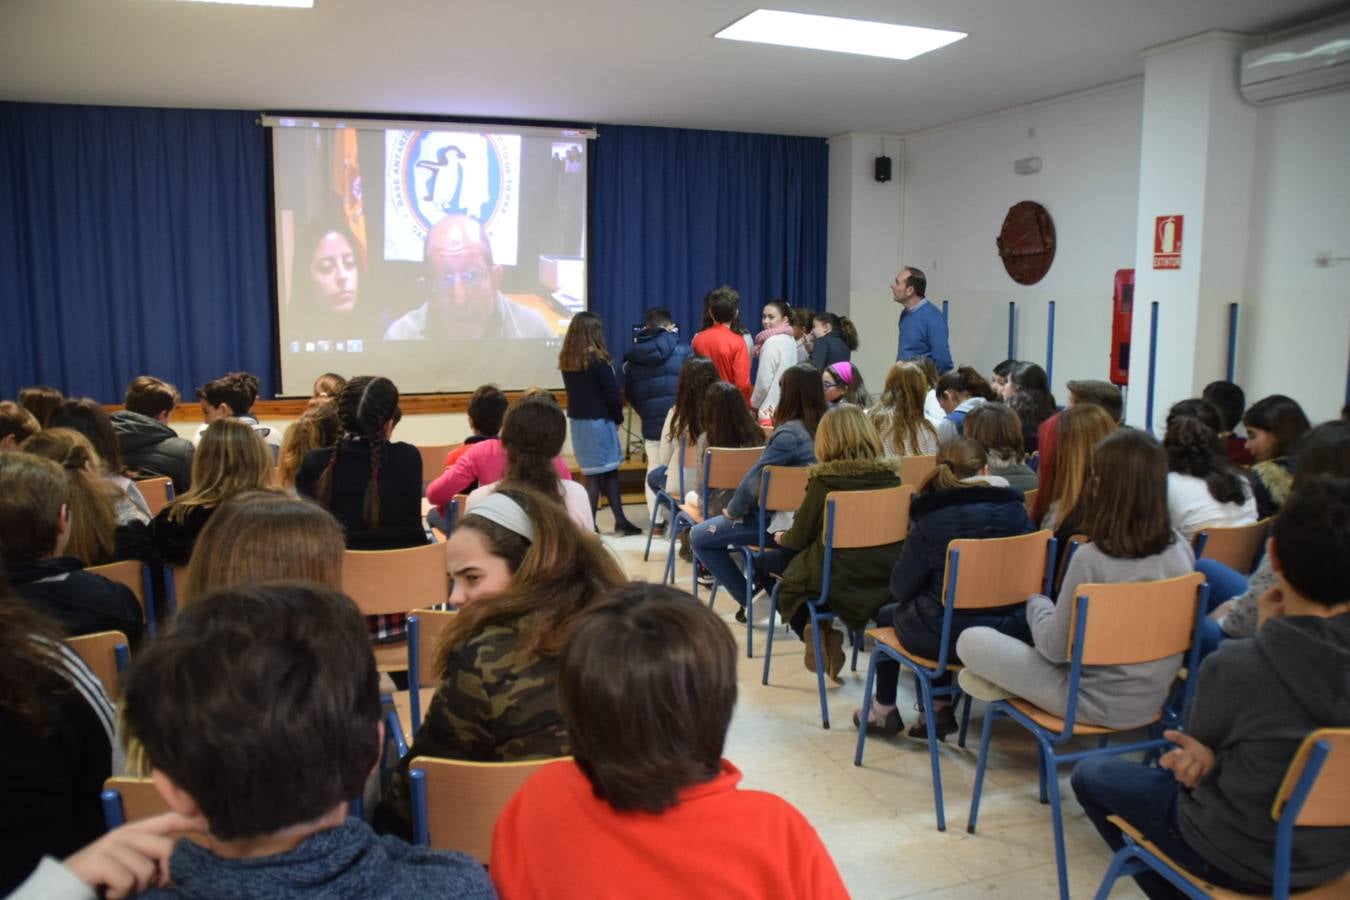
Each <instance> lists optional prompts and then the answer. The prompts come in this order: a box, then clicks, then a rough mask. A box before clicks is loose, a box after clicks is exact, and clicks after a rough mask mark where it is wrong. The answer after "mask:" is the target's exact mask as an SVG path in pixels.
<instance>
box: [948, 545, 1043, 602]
mask: <svg viewBox="0 0 1350 900" xmlns="http://www.w3.org/2000/svg"><path fill="white" fill-rule="evenodd" d="M1054 536H1055V535H1054V532H1052V531H1049V530H1042V531H1033V532H1031V533H1030V534H1019V535H1015V536H1013V537H1002V538H959V539H957V540H954V541H952V542H950V543H949V544H947V567H946V572H945V573H944V574H943V578H942V587H943V594H942V595H943V596H944V597H945V596H946V595H947V588H948V582H949V581H950V580H951V577H952V554H953V551H955V552H956V553H957V554H959V555H958V556H957V568H956V585H955V590H954V592H953V595H952V608H953V609H993V608H996V607H1001V606H1016V605H1017V604H1019V603H1026V602H1027V600H1029V599H1030V598H1031V597H1032V595H1034V594H1039V593H1041V591H1043V590H1044V589H1045V566H1046V554H1047V553H1048V552H1049V546H1050V541H1051V539H1052V538H1054Z"/></svg>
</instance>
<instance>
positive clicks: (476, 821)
mask: <svg viewBox="0 0 1350 900" xmlns="http://www.w3.org/2000/svg"><path fill="white" fill-rule="evenodd" d="M553 762H557V760H556V759H532V760H526V761H524V762H493V763H484V762H468V761H465V760H459V759H436V758H434V757H430V756H419V757H416V758H415V759H413V761H412V762H411V763H410V765H409V768H410V769H420V770H422V771H423V772H424V773H426V775H425V777H426V786H427V820H428V821H427V835H428V837H429V838H430V844H431V846H432V847H433V848H435V849H437V850H458V851H460V852H461V853H467V854H469V855H470V856H472V857H473V858H474V859H476V860H478V861H479V862H481V863H484V864H486V863H487V861H488V859H489V858H490V857H491V856H492V829H493V827H494V826H495V825H496V824H497V817H498V816H499V815H501V812H502V809H503V808H504V807H505V806H506V803H507V801H508V800H510V799H511V796H512V795H513V794H515V792H516V791H517V790H518V789H519V788H520V786H521V785H522V784H524V783H525V780H526V779H527V778H529V777H530V776H531V775H533V774H534V773H535V772H537V771H538V770H539V769H540V768H541V767H543V766H546V765H548V764H549V763H553Z"/></svg>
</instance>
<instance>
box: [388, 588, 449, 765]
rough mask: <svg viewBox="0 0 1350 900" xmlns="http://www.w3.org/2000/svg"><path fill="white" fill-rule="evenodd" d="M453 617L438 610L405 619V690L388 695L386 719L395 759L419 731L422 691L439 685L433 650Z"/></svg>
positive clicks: (414, 614)
mask: <svg viewBox="0 0 1350 900" xmlns="http://www.w3.org/2000/svg"><path fill="white" fill-rule="evenodd" d="M456 615H457V613H453V612H444V611H442V610H438V609H419V610H418V611H417V612H415V613H412V614H411V615H409V616H408V690H406V691H395V692H394V693H393V694H392V695H391V699H392V700H393V706H394V708H393V710H391V713H392V715H393V718H389V719H386V725H387V727H388V728H389V731H390V732H391V733H392V734H393V736H394V742H395V744H396V746H397V747H398V755H399V759H402V758H403V756H404V755H405V754H406V753H407V752H408V745H409V744H410V743H411V741H412V739H413V737H414V736H415V735H416V734H417V729H419V728H421V727H422V688H424V687H428V688H433V689H434V688H435V687H436V685H437V684H438V683H439V681H440V678H439V675H440V673H438V672H437V671H436V661H437V660H436V646H437V645H438V644H439V643H440V640H441V634H442V633H443V632H444V631H445V629H446V628H447V627H448V626H449V625H450V623H451V622H453V621H454V620H455V616H456Z"/></svg>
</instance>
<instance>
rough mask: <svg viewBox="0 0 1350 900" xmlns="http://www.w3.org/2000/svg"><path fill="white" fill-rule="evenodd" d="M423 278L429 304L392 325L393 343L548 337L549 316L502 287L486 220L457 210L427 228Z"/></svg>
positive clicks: (386, 336)
mask: <svg viewBox="0 0 1350 900" xmlns="http://www.w3.org/2000/svg"><path fill="white" fill-rule="evenodd" d="M422 259H423V265H424V266H425V267H426V268H425V274H424V275H423V276H422V277H421V279H419V282H420V284H421V286H422V289H423V290H424V291H425V292H426V294H427V297H428V299H427V302H426V303H423V304H422V305H421V306H419V307H418V308H417V309H414V310H413V311H412V312H410V313H408V314H407V315H405V316H403V317H402V318H400V319H398V320H397V321H395V322H394V323H393V324H392V325H390V326H389V329H388V330H387V331H385V333H384V339H385V340H387V341H420V340H461V341H462V340H483V339H486V340H498V339H506V338H548V337H554V336H555V334H554V332H553V330H552V329H551V328H549V326H548V323H547V322H546V321H544V317H543V316H541V315H540V314H539V313H537V312H535V311H534V310H532V309H528V308H526V307H524V306H521V305H519V304H517V303H514V302H512V301H511V300H510V298H508V297H507V296H506V295H505V294H503V293H502V292H501V291H500V290H498V288H499V287H500V285H501V280H502V267H501V266H498V265H494V264H493V262H492V247H491V246H490V245H489V243H488V236H487V232H486V231H485V230H484V228H483V225H482V223H480V222H479V221H478V220H477V219H474V218H473V217H471V216H466V215H460V214H452V215H449V216H446V217H445V218H444V219H441V220H440V221H439V222H437V223H436V224H435V225H434V226H432V228H431V231H429V232H427V240H426V245H425V248H424V250H423V254H422Z"/></svg>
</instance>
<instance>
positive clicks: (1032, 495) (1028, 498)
mask: <svg viewBox="0 0 1350 900" xmlns="http://www.w3.org/2000/svg"><path fill="white" fill-rule="evenodd" d="M1038 493H1040V488H1032V489H1031V490H1029V491H1023V492H1022V503H1023V504H1024V505H1025V506H1026V508H1027V515H1031V511H1032V510H1033V509H1034V508H1035V507H1036V495H1037V494H1038ZM1032 524H1035V522H1033V523H1032Z"/></svg>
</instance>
